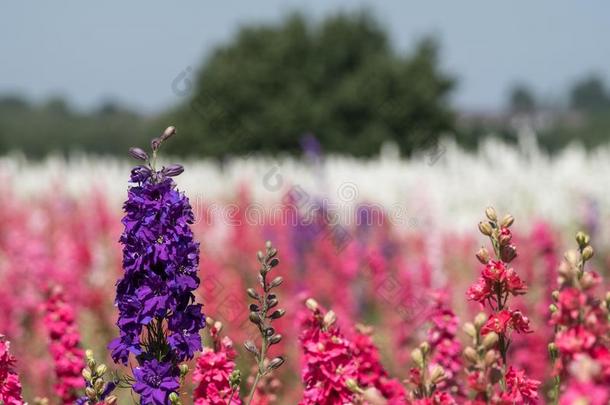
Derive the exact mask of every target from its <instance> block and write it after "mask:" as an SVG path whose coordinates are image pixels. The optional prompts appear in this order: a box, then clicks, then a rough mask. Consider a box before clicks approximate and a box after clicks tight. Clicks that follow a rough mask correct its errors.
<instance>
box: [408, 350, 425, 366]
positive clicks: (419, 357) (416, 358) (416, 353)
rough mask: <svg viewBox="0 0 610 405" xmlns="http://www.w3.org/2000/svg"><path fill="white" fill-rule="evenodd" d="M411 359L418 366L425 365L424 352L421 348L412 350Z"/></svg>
mask: <svg viewBox="0 0 610 405" xmlns="http://www.w3.org/2000/svg"><path fill="white" fill-rule="evenodd" d="M411 360H413V362H414V363H415V364H417V366H418V367H423V366H424V354H423V353H422V352H421V350H420V349H413V351H412V352H411Z"/></svg>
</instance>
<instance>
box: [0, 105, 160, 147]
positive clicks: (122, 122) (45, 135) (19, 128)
mask: <svg viewBox="0 0 610 405" xmlns="http://www.w3.org/2000/svg"><path fill="white" fill-rule="evenodd" d="M145 126H146V122H145V121H144V120H143V119H142V118H141V117H140V116H138V115H136V114H134V113H132V112H129V111H127V110H124V109H121V108H119V107H117V106H114V105H112V104H107V105H106V106H104V107H102V108H101V109H100V110H99V111H95V112H92V113H80V112H76V111H73V110H72V109H71V108H70V107H69V106H68V105H67V103H66V102H65V101H64V100H62V99H59V98H54V99H51V100H49V101H47V102H46V103H44V104H42V105H32V104H29V103H28V102H26V101H25V100H23V99H20V98H17V97H4V98H0V153H6V152H9V151H11V152H12V151H21V152H24V153H26V154H27V155H28V156H30V157H43V156H45V155H47V154H48V153H61V154H64V155H65V154H68V153H70V152H75V151H87V152H95V153H98V154H117V153H119V154H123V155H124V154H125V153H126V150H127V149H128V148H129V146H131V145H133V144H138V143H139V142H141V141H142V140H143V139H147V138H150V136H149V137H145V136H144V132H145ZM157 132H158V131H157Z"/></svg>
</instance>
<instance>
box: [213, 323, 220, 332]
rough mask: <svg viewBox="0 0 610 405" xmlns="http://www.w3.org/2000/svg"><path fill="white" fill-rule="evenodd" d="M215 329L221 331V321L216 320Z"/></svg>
mask: <svg viewBox="0 0 610 405" xmlns="http://www.w3.org/2000/svg"><path fill="white" fill-rule="evenodd" d="M214 329H216V332H220V331H221V330H222V322H220V321H216V322H214Z"/></svg>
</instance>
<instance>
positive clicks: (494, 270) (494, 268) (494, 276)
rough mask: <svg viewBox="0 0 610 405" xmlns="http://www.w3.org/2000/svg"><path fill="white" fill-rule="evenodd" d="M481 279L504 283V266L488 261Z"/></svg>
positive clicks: (497, 261) (498, 262)
mask: <svg viewBox="0 0 610 405" xmlns="http://www.w3.org/2000/svg"><path fill="white" fill-rule="evenodd" d="M482 274H483V277H484V278H485V279H486V280H489V281H504V279H505V278H506V266H505V265H504V263H503V262H501V261H499V260H490V261H489V263H487V264H486V265H485V268H484V269H483V273H482Z"/></svg>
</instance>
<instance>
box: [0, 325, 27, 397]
mask: <svg viewBox="0 0 610 405" xmlns="http://www.w3.org/2000/svg"><path fill="white" fill-rule="evenodd" d="M9 349H10V342H8V341H6V340H5V338H4V336H2V335H0V403H3V404H6V405H23V404H24V402H23V398H22V397H21V383H20V381H19V376H18V375H17V374H16V373H15V371H14V366H15V358H14V357H13V356H11V354H10V352H9Z"/></svg>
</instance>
